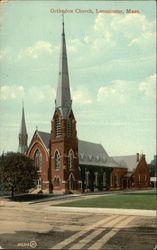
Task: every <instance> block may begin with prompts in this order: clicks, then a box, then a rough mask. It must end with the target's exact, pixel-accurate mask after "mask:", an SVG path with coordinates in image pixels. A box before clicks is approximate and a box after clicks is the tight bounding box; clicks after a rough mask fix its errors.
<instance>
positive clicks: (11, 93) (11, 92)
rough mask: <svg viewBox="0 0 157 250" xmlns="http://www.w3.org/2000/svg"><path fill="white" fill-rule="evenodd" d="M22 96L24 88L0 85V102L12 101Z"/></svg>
mask: <svg viewBox="0 0 157 250" xmlns="http://www.w3.org/2000/svg"><path fill="white" fill-rule="evenodd" d="M20 96H24V87H23V86H22V85H19V86H15V85H13V86H9V85H2V86H1V87H0V100H1V101H6V100H10V99H11V100H13V99H16V98H17V97H20Z"/></svg>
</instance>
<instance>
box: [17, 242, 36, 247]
mask: <svg viewBox="0 0 157 250" xmlns="http://www.w3.org/2000/svg"><path fill="white" fill-rule="evenodd" d="M17 246H18V247H31V248H36V247H37V243H36V241H35V240H32V241H30V242H28V243H26V242H22V243H18V244H17Z"/></svg>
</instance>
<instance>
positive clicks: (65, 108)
mask: <svg viewBox="0 0 157 250" xmlns="http://www.w3.org/2000/svg"><path fill="white" fill-rule="evenodd" d="M62 18H63V19H62V40H61V52H60V63H59V76H58V87H57V95H56V102H55V103H56V109H59V110H60V112H61V115H62V117H63V118H67V116H68V114H69V112H70V110H71V103H72V102H71V94H70V85H69V73H68V61H67V52H66V41H65V33H64V15H63V16H62Z"/></svg>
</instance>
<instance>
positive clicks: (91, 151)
mask: <svg viewBox="0 0 157 250" xmlns="http://www.w3.org/2000/svg"><path fill="white" fill-rule="evenodd" d="M37 133H38V134H39V136H40V138H41V139H42V141H43V143H44V145H45V146H46V148H47V149H49V143H50V138H51V134H50V133H46V132H41V131H37ZM78 155H79V165H84V166H85V165H86V166H98V167H110V168H116V167H123V166H120V165H119V164H118V163H117V162H116V161H114V159H113V158H112V157H110V156H109V155H108V154H107V152H106V150H105V149H104V148H103V146H102V145H101V144H97V143H93V142H87V141H82V140H78ZM125 167H126V166H125Z"/></svg>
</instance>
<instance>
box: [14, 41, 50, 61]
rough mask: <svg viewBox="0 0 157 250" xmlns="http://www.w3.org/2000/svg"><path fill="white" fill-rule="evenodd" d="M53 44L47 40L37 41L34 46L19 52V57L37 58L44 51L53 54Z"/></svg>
mask: <svg viewBox="0 0 157 250" xmlns="http://www.w3.org/2000/svg"><path fill="white" fill-rule="evenodd" d="M52 51H53V50H52V45H51V43H49V42H46V41H37V42H36V43H35V44H34V45H33V46H30V47H27V48H24V49H22V50H21V51H20V52H19V54H18V59H19V60H20V59H22V58H24V57H29V58H32V59H37V58H38V57H39V56H40V55H42V54H43V53H47V54H52Z"/></svg>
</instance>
